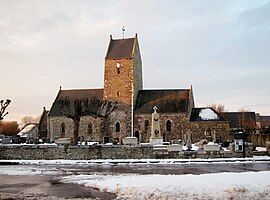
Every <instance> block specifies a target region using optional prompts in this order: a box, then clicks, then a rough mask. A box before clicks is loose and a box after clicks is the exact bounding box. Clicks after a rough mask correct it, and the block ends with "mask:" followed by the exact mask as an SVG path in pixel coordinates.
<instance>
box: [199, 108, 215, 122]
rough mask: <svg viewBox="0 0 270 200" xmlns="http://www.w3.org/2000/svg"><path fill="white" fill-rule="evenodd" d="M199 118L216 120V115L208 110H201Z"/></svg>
mask: <svg viewBox="0 0 270 200" xmlns="http://www.w3.org/2000/svg"><path fill="white" fill-rule="evenodd" d="M199 116H200V117H201V119H202V120H217V119H218V115H217V114H216V113H215V112H214V111H213V110H212V109H210V108H203V109H201V111H200V113H199Z"/></svg>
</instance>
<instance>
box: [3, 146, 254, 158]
mask: <svg viewBox="0 0 270 200" xmlns="http://www.w3.org/2000/svg"><path fill="white" fill-rule="evenodd" d="M242 156H243V152H233V151H232V152H226V151H220V152H201V153H199V152H197V151H182V152H164V151H156V150H154V149H153V147H151V146H145V147H143V146H141V147H139V146H123V145H115V146H101V145H98V146H81V147H78V146H70V147H64V146H55V147H46V146H13V147H12V146H0V160H21V159H24V160H40V159H45V160H55V159H70V160H92V159H154V158H160V159H166V158H170V159H172V158H175V159H182V158H183V159H187V158H232V157H236V158H239V157H242ZM251 156H252V145H248V144H247V145H246V157H251Z"/></svg>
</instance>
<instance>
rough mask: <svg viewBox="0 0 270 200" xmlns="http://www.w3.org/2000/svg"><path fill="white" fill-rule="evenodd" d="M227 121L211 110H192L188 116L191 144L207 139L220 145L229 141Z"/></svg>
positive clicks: (230, 138)
mask: <svg viewBox="0 0 270 200" xmlns="http://www.w3.org/2000/svg"><path fill="white" fill-rule="evenodd" d="M229 128H230V127H229V121H227V120H226V119H225V118H223V117H222V116H221V115H220V114H219V113H217V112H216V111H215V110H214V109H212V108H193V109H192V111H191V115H190V131H191V133H192V134H191V135H192V142H193V143H195V142H199V141H200V140H201V139H207V140H208V141H211V142H218V143H222V142H225V141H231V140H233V138H232V137H231V136H230V135H229Z"/></svg>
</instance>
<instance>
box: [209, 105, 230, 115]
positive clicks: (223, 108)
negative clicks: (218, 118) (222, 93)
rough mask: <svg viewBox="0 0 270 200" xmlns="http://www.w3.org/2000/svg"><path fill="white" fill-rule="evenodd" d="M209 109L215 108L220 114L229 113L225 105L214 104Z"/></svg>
mask: <svg viewBox="0 0 270 200" xmlns="http://www.w3.org/2000/svg"><path fill="white" fill-rule="evenodd" d="M207 107H210V108H213V109H214V110H215V111H217V112H218V113H221V112H227V111H228V109H226V108H225V106H224V105H223V104H215V103H212V104H211V105H208V106H207Z"/></svg>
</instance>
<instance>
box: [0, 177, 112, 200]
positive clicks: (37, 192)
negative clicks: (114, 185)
mask: <svg viewBox="0 0 270 200" xmlns="http://www.w3.org/2000/svg"><path fill="white" fill-rule="evenodd" d="M96 198H98V199H115V198H116V196H115V195H114V194H112V193H108V192H101V191H99V190H97V189H93V188H91V187H84V186H81V185H78V184H73V183H65V184H64V183H60V182H58V181H57V178H56V177H55V176H50V175H44V176H40V175H38V176H14V175H0V199H6V200H7V199H14V200H15V199H96Z"/></svg>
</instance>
